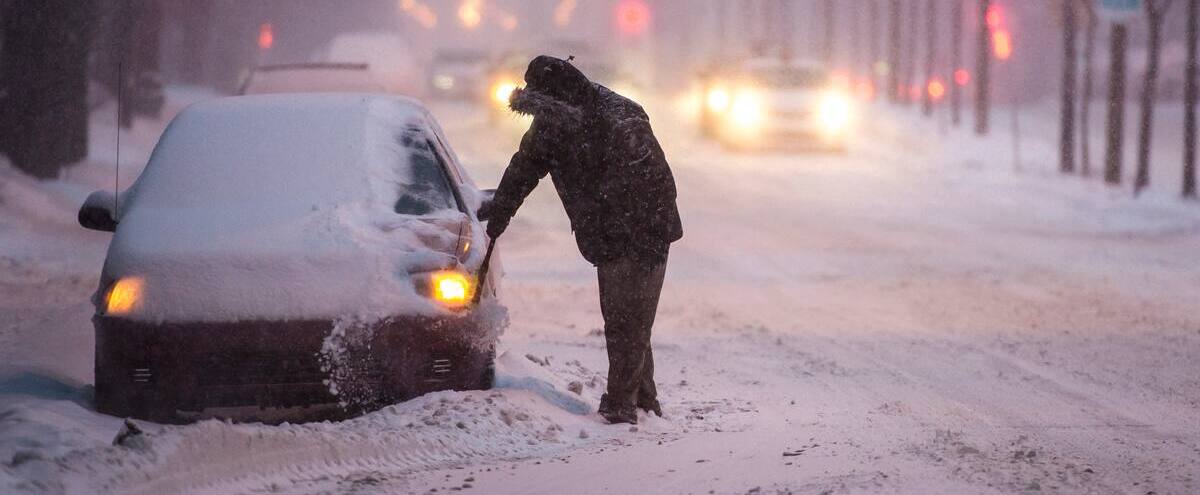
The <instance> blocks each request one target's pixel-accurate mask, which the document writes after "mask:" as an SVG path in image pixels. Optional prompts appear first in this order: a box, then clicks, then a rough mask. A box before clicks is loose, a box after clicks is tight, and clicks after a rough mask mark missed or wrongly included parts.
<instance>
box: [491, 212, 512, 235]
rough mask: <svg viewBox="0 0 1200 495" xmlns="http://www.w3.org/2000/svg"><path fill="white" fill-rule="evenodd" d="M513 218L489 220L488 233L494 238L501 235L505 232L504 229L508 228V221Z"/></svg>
mask: <svg viewBox="0 0 1200 495" xmlns="http://www.w3.org/2000/svg"><path fill="white" fill-rule="evenodd" d="M511 219H512V218H511V217H509V218H493V219H490V220H488V223H487V235H488V237H490V238H492V239H493V240H494V239H496V238H498V237H500V234H503V233H504V229H507V228H508V221H509V220H511Z"/></svg>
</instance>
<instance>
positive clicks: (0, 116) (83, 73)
mask: <svg viewBox="0 0 1200 495" xmlns="http://www.w3.org/2000/svg"><path fill="white" fill-rule="evenodd" d="M96 12H97V4H96V3H95V2H92V1H78V0H39V1H36V2H18V3H15V4H12V5H9V6H7V8H6V9H5V12H4V18H2V19H0V29H3V34H2V36H3V38H4V50H3V52H2V53H0V74H3V75H4V79H5V80H4V83H5V88H4V89H5V94H3V95H0V121H2V122H0V123H3V124H4V125H5V127H3V128H2V129H3V130H2V131H0V132H2V133H3V134H4V136H3V137H0V141H3V147H4V149H3V150H2V151H4V152H6V153H7V154H8V155H9V158H11V159H12V163H13V165H14V166H16V167H17V168H18V169H20V170H21V171H23V172H25V173H26V174H29V175H31V176H34V177H38V178H53V177H56V176H58V173H59V171H60V170H61V169H62V168H63V167H65V166H66V165H69V164H71V163H74V162H77V161H79V160H82V159H83V158H85V157H86V156H87V151H88V150H87V144H88V112H89V108H88V105H87V82H88V52H89V50H90V42H91V33H92V30H93V28H94V23H95V20H96V18H97V15H96Z"/></svg>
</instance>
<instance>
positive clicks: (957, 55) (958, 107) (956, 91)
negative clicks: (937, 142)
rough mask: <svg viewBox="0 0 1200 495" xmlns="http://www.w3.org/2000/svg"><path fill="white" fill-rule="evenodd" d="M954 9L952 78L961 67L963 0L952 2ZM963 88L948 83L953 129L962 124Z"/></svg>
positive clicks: (951, 39) (955, 83)
mask: <svg viewBox="0 0 1200 495" xmlns="http://www.w3.org/2000/svg"><path fill="white" fill-rule="evenodd" d="M953 1H954V9H953V10H952V13H951V14H950V22H951V24H950V33H951V34H950V58H951V62H950V74H951V78H954V75H955V73H956V72H957V71H958V69H959V67H961V66H962V35H963V2H964V0H953ZM962 89H963V87H962V86H959V84H958V81H957V80H955V81H951V82H950V121H951V122H952V123H953V124H954V127H958V125H959V124H960V123H962V93H963V91H962Z"/></svg>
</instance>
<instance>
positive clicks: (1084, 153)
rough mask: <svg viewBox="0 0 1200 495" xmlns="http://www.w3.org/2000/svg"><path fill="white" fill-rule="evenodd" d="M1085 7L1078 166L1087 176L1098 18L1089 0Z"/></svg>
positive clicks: (1090, 172) (1090, 146)
mask: <svg viewBox="0 0 1200 495" xmlns="http://www.w3.org/2000/svg"><path fill="white" fill-rule="evenodd" d="M1083 4H1084V6H1085V7H1086V8H1087V14H1088V21H1087V33H1086V37H1087V42H1086V43H1085V44H1084V48H1083V102H1082V104H1081V105H1079V167H1080V173H1081V174H1082V175H1083V176H1084V177H1087V176H1089V175H1091V174H1092V133H1091V127H1092V121H1091V113H1092V112H1091V108H1092V99H1093V96H1092V94H1093V87H1094V85H1093V81H1094V79H1095V78H1094V73H1095V70H1094V68H1095V62H1096V61H1095V58H1096V27H1097V26H1099V25H1100V19H1099V17H1098V16H1097V15H1096V7H1095V5H1094V4H1093V3H1092V1H1091V0H1083Z"/></svg>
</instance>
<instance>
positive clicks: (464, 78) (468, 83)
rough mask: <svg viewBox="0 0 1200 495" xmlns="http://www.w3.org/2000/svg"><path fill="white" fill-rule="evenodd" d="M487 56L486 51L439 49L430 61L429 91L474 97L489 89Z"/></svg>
mask: <svg viewBox="0 0 1200 495" xmlns="http://www.w3.org/2000/svg"><path fill="white" fill-rule="evenodd" d="M487 72H488V56H487V54H486V53H484V52H480V51H471V50H454V51H443V52H438V53H437V54H436V55H434V57H433V61H432V62H431V63H430V76H429V94H430V95H431V96H433V97H436V98H450V99H457V100H465V99H475V98H476V97H478V95H479V93H480V92H482V91H485V90H486V89H487Z"/></svg>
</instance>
